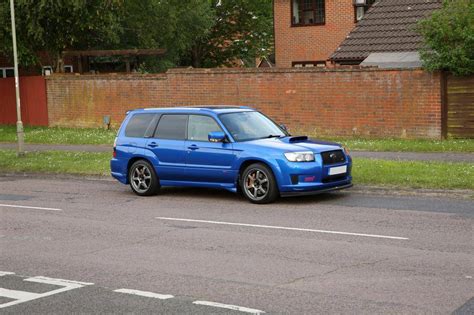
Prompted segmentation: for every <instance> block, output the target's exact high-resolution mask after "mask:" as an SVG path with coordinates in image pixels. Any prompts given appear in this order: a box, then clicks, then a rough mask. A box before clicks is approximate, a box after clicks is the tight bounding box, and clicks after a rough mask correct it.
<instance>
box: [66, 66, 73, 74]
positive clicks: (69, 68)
mask: <svg viewBox="0 0 474 315" xmlns="http://www.w3.org/2000/svg"><path fill="white" fill-rule="evenodd" d="M73 72H74V68H73V66H72V65H64V73H73Z"/></svg>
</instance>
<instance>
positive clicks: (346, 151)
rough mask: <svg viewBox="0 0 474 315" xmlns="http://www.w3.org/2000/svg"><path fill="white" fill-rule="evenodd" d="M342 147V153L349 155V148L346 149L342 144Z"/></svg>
mask: <svg viewBox="0 0 474 315" xmlns="http://www.w3.org/2000/svg"><path fill="white" fill-rule="evenodd" d="M342 149H343V150H344V153H345V154H346V155H349V149H348V148H347V147H345V146H342Z"/></svg>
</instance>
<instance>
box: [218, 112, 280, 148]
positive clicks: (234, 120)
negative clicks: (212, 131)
mask: <svg viewBox="0 0 474 315" xmlns="http://www.w3.org/2000/svg"><path fill="white" fill-rule="evenodd" d="M219 117H220V119H221V121H222V123H223V124H224V126H225V127H226V128H227V130H228V131H229V132H230V134H231V135H232V137H233V138H234V139H235V141H248V140H255V139H263V138H272V137H277V138H280V137H285V136H287V134H286V133H285V132H284V131H283V130H282V129H281V128H280V127H279V126H278V125H276V124H275V123H274V122H273V121H272V120H270V119H269V118H268V117H266V116H265V115H263V114H261V113H259V112H239V113H229V114H221V115H220V116H219Z"/></svg>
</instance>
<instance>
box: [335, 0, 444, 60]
mask: <svg viewBox="0 0 474 315" xmlns="http://www.w3.org/2000/svg"><path fill="white" fill-rule="evenodd" d="M441 7H442V0H379V1H377V2H376V3H375V4H374V5H373V6H372V7H371V8H370V10H369V11H367V13H366V15H365V16H364V18H363V19H362V20H361V21H359V22H358V23H357V25H356V27H355V28H354V29H353V30H352V31H351V32H350V33H349V35H348V36H347V38H346V39H344V41H342V43H341V44H340V45H339V47H338V48H337V49H336V50H335V52H334V53H333V54H332V55H331V57H330V60H331V62H333V63H334V64H336V65H348V64H356V65H358V64H361V63H362V65H371V66H382V67H385V68H390V67H396V66H402V65H406V67H414V66H417V65H418V66H421V63H420V60H419V55H418V53H417V51H418V50H419V48H420V46H421V45H422V43H423V38H422V37H421V35H420V34H418V33H417V32H416V31H415V28H416V25H417V23H418V21H420V20H421V19H423V18H425V17H427V16H428V15H430V14H431V13H432V12H433V11H434V10H437V9H440V8H441ZM364 60H365V61H364Z"/></svg>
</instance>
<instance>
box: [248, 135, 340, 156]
mask: <svg viewBox="0 0 474 315" xmlns="http://www.w3.org/2000/svg"><path fill="white" fill-rule="evenodd" d="M242 143H245V144H247V145H251V146H255V147H264V148H266V149H271V150H277V151H282V152H295V151H312V152H314V153H321V152H324V151H331V150H340V149H341V146H340V145H339V144H337V143H333V142H325V141H319V140H313V139H309V138H308V137H306V136H300V137H293V136H292V137H284V138H268V139H258V140H252V141H247V142H242Z"/></svg>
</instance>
